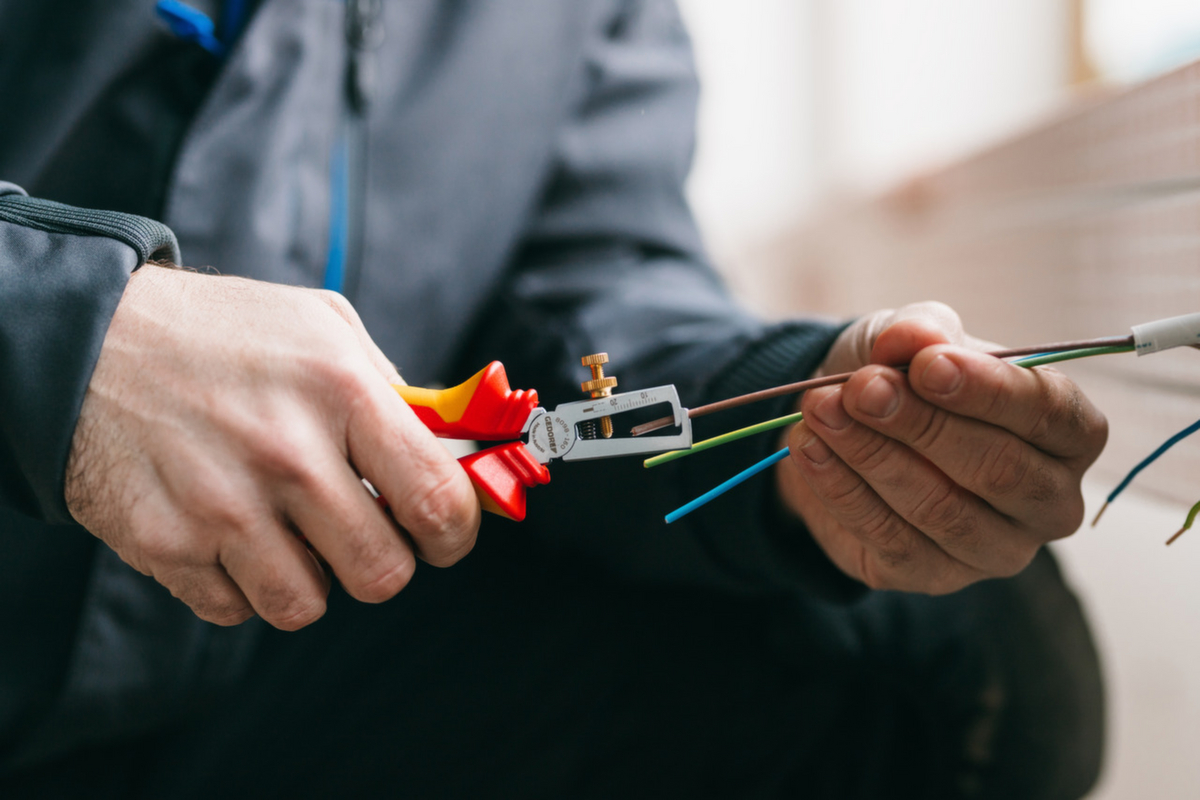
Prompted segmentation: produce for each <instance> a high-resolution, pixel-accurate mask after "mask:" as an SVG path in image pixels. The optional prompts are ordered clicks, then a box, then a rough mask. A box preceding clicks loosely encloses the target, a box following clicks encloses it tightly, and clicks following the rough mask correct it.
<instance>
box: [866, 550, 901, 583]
mask: <svg viewBox="0 0 1200 800" xmlns="http://www.w3.org/2000/svg"><path fill="white" fill-rule="evenodd" d="M858 574H859V576H860V580H862V582H863V583H864V584H866V586H867V588H868V589H872V590H874V591H877V592H882V591H887V590H889V589H895V588H898V587H897V586H896V585H895V584H894V583H893V582H892V580H891V579H890V577H889V576H888V575H887V573H886V572H885V571H884V570H883V569H882V567H881V566H880V564H879V562H877V561H876V560H875V559H874V558H872V557H871V555H870V553H868V552H867V551H866V550H865V549H864V550H863V551H862V554H861V555H860V556H859V563H858Z"/></svg>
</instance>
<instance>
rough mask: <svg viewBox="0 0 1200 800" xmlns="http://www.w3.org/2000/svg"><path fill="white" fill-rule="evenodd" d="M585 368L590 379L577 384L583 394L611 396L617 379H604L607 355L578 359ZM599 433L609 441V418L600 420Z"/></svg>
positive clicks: (599, 354) (610, 424)
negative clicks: (587, 369)
mask: <svg viewBox="0 0 1200 800" xmlns="http://www.w3.org/2000/svg"><path fill="white" fill-rule="evenodd" d="M579 360H580V361H582V362H583V365H584V366H585V367H591V369H592V379H591V380H590V381H584V382H583V383H581V384H579V388H580V389H583V390H584V391H585V392H590V393H591V395H592V397H608V396H609V395H611V394H612V390H613V387H615V386H616V385H617V379H616V378H612V377H608V378H606V377H604V365H605V364H607V363H608V353H595V354H593V355H590V356H584V357H583V358H581V359H579ZM600 433H602V434H603V435H604V438H605V439H611V438H612V435H613V426H612V419H611V418H609V417H601V418H600Z"/></svg>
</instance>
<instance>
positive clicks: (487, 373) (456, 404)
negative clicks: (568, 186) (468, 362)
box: [392, 361, 538, 442]
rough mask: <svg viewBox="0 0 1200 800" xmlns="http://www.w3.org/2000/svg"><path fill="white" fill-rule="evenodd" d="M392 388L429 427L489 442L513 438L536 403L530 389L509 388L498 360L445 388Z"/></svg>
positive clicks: (436, 431)
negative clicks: (461, 381) (460, 381)
mask: <svg viewBox="0 0 1200 800" xmlns="http://www.w3.org/2000/svg"><path fill="white" fill-rule="evenodd" d="M392 388H394V389H395V390H396V391H397V392H398V393H399V395H400V396H401V397H403V398H404V401H405V402H406V403H408V404H409V406H411V407H412V410H413V411H414V412H416V415H417V418H418V419H420V420H421V422H424V423H425V424H426V425H427V426H428V427H429V430H431V431H433V432H434V434H435V435H437V436H444V437H446V438H448V439H476V440H480V441H491V442H495V441H501V440H504V439H515V438H517V437H518V436H520V435H521V428H522V427H524V425H525V420H527V419H529V413H530V412H531V411H533V410H534V409H535V408H537V404H538V396H537V392H536V391H534V390H533V389H517V390H513V389H511V388H509V385H508V376H507V375H506V374H505V373H504V365H503V364H501V363H500V362H499V361H493V362H492V363H490V364H488V365H487V366H486V367H484V368H483V369H481V370H480V371H479V372H477V373H475V374H474V375H473V376H471V377H470V378H469V379H467V380H466V381H464V382H463V383H460V384H459V385H458V386H452V387H450V388H449V389H423V388H421V387H420V386H393V387H392Z"/></svg>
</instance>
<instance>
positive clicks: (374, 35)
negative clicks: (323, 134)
mask: <svg viewBox="0 0 1200 800" xmlns="http://www.w3.org/2000/svg"><path fill="white" fill-rule="evenodd" d="M383 39H384V28H383V0H346V46H347V48H348V53H347V64H346V96H347V97H348V98H349V100H350V108H351V110H352V111H354V113H356V114H365V113H366V111H367V107H368V106H369V105H370V104H371V98H372V97H373V96H374V94H375V59H374V58H373V57H372V54H371V51H373V50H375V49H377V48H378V47H379V46H380V45H381V44H383Z"/></svg>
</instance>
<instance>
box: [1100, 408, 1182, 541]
mask: <svg viewBox="0 0 1200 800" xmlns="http://www.w3.org/2000/svg"><path fill="white" fill-rule="evenodd" d="M1196 431H1200V420H1196V421H1195V422H1193V423H1192V424H1191V425H1188V426H1187V427H1186V428H1184V429H1183V430H1181V431H1180V432H1179V433H1177V434H1175V435H1174V436H1172V437H1171V438H1170V439H1167V440H1166V441H1165V442H1163V443H1162V444H1160V445H1159V446H1158V447H1157V448H1156V449H1155V451H1154V452H1153V453H1151V454H1150V455H1148V456H1146V457H1145V458H1143V459H1142V460H1141V461H1139V462H1138V463H1137V465H1136V466H1135V467H1134V468H1133V469H1131V470H1129V474H1128V475H1126V476H1125V477H1124V478H1122V479H1121V482H1120V483H1118V484H1117V488H1115V489H1113V490H1112V491H1111V492H1109V493H1108V497H1106V498H1105V499H1104V505H1102V506H1100V510H1099V511H1097V512H1096V517H1095V519H1093V520H1092V527H1093V528H1094V527H1096V523H1097V522H1099V521H1100V517H1102V516H1104V511H1105V509H1107V508H1108V504H1109V503H1111V502H1112V501H1114V500H1116V499H1117V496H1118V495H1120V494H1121V492H1123V491H1125V487H1127V486H1129V484H1130V483H1132V482H1133V479H1134V478H1136V477H1137V475H1138V473H1139V472H1141V471H1142V470H1144V469H1145V468H1146V467H1148V466H1150V465H1151V464H1153V463H1154V462H1155V461H1157V460H1158V457H1159V456H1161V455H1162V454H1163V453H1165V452H1167V451H1168V450H1170V449H1171V448H1172V447H1174V446H1175V445H1177V444H1179V443H1180V442H1182V441H1183V440H1184V439H1186V438H1187V437H1189V436H1191V435H1192V434H1193V433H1195V432H1196ZM1189 527H1190V523H1189ZM1183 530H1187V527H1185V528H1184V529H1183ZM1181 532H1182V531H1181ZM1176 535H1178V534H1176Z"/></svg>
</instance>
